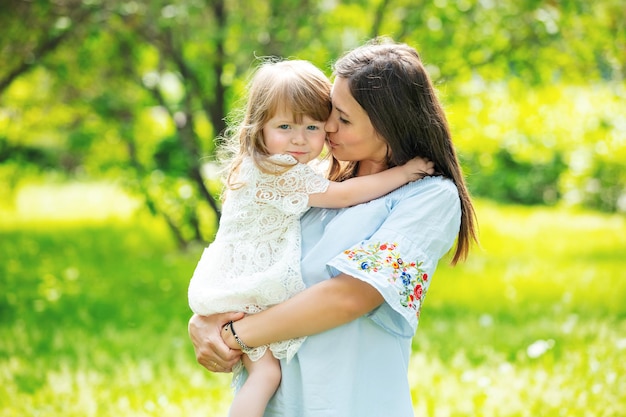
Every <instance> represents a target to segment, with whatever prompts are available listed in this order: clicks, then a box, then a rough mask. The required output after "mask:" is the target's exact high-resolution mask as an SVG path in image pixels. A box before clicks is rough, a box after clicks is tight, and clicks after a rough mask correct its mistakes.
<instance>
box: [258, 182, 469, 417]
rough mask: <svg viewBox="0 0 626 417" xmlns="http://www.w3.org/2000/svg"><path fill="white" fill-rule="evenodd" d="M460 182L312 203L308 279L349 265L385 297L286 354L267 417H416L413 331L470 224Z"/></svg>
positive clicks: (307, 221)
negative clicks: (333, 204)
mask: <svg viewBox="0 0 626 417" xmlns="http://www.w3.org/2000/svg"><path fill="white" fill-rule="evenodd" d="M460 219H461V209H460V201H459V196H458V192H457V189H456V186H455V185H454V184H453V183H452V181H450V180H448V179H444V178H442V177H430V178H426V179H423V180H421V181H417V182H414V183H410V184H408V185H405V186H403V187H401V188H399V189H397V190H395V191H393V192H392V193H390V194H388V195H386V196H384V197H382V198H379V199H377V200H374V201H371V202H369V203H365V204H361V205H358V206H354V207H350V208H347V209H341V210H330V209H311V210H309V211H308V212H307V213H306V214H305V215H304V216H303V218H302V220H301V224H302V264H301V265H302V275H303V278H304V282H305V284H306V285H307V286H312V285H314V284H316V283H318V282H320V281H322V280H325V279H329V278H331V277H333V276H336V275H337V274H339V273H340V272H344V273H346V274H348V275H351V276H354V277H357V278H359V279H362V280H363V281H366V282H368V283H370V284H371V285H373V286H374V287H375V288H377V289H378V290H379V291H380V292H381V294H382V295H383V297H384V298H385V302H384V303H383V304H382V305H381V306H380V307H378V308H377V309H375V310H374V311H372V312H371V313H369V314H367V315H365V316H363V317H361V318H359V319H357V320H355V321H353V322H350V323H348V324H345V325H343V326H340V327H337V328H334V329H331V330H328V331H326V332H323V333H321V334H317V335H313V336H309V337H308V338H307V339H306V340H305V342H304V343H303V345H302V346H301V348H300V350H299V351H298V352H297V353H296V355H295V356H294V358H293V359H292V360H291V361H289V362H288V363H287V361H284V360H282V361H281V366H282V381H281V384H280V387H279V389H278V391H277V392H276V394H275V395H274V397H273V398H272V400H271V401H270V404H269V405H268V407H267V409H266V412H265V416H266V417H352V416H354V417H357V416H358V417H405V416H413V408H412V404H411V395H410V391H409V383H408V379H407V371H408V363H409V357H410V354H411V338H412V337H413V335H414V333H415V330H416V328H417V323H418V318H419V312H420V308H421V304H422V302H423V300H424V296H425V294H426V291H427V290H428V286H429V284H430V282H431V280H432V277H433V273H434V272H435V268H436V266H437V262H438V261H439V259H440V258H441V257H442V256H443V255H444V254H445V253H446V252H448V250H449V249H450V248H451V247H452V245H453V243H454V241H455V239H456V237H457V234H458V231H459V226H460Z"/></svg>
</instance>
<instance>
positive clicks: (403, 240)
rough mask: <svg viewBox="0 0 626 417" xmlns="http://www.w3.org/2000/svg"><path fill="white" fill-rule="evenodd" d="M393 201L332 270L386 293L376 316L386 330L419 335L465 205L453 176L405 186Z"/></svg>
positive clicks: (336, 260) (332, 263)
mask: <svg viewBox="0 0 626 417" xmlns="http://www.w3.org/2000/svg"><path fill="white" fill-rule="evenodd" d="M400 191H404V192H401V193H397V194H398V195H397V197H395V198H394V199H390V201H389V202H388V203H387V206H388V214H387V217H386V218H385V219H384V220H383V221H382V223H381V225H380V227H378V229H376V230H375V231H374V233H373V234H372V236H370V237H369V238H368V239H366V240H362V241H361V242H359V243H357V244H356V245H354V246H352V247H350V248H348V249H346V250H345V251H344V252H343V253H341V254H339V255H338V256H336V257H335V258H333V259H332V260H331V261H330V262H329V263H328V264H327V266H328V268H329V269H330V272H331V276H336V275H338V274H339V273H345V274H347V275H350V276H352V277H355V278H357V279H360V280H362V281H365V282H367V283H368V284H370V285H372V286H373V287H374V288H376V289H377V290H378V291H379V292H380V293H381V295H382V296H383V297H384V299H385V301H384V303H383V304H382V305H381V306H379V307H378V308H376V309H374V310H373V311H372V312H370V313H368V314H369V316H370V318H371V319H372V320H373V321H374V322H375V323H377V324H378V325H380V326H382V327H383V328H384V329H385V330H387V331H389V332H391V333H393V334H396V335H398V336H401V337H406V338H410V337H413V335H414V334H415V331H416V329H417V325H418V321H419V316H420V311H421V307H422V304H423V303H424V298H425V296H426V293H427V291H428V288H429V286H430V283H431V281H432V277H433V274H434V272H435V269H436V267H437V263H438V261H439V259H440V258H441V257H442V256H443V255H445V254H446V253H447V252H448V251H449V250H450V248H451V247H452V245H453V244H454V241H455V239H456V237H457V234H458V231H459V227H460V220H461V208H460V200H459V196H458V191H457V188H456V186H455V185H454V183H453V182H452V181H450V180H447V179H443V178H440V177H437V178H427V179H424V180H421V183H420V184H419V185H418V184H409V186H406V187H404V188H402V189H401V190H400Z"/></svg>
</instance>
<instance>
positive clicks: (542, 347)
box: [526, 339, 554, 359]
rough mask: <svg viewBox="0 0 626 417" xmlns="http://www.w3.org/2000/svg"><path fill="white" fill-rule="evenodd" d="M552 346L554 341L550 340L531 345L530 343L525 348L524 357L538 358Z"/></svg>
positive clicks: (538, 341)
mask: <svg viewBox="0 0 626 417" xmlns="http://www.w3.org/2000/svg"><path fill="white" fill-rule="evenodd" d="M553 346H554V340H552V339H550V340H537V341H535V342H533V343H531V344H530V345H529V346H528V347H527V348H526V355H528V357H529V358H532V359H534V358H538V357H539V356H541V355H543V354H545V353H546V352H547V351H549V350H550V349H552V347H553Z"/></svg>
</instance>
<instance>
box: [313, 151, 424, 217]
mask: <svg viewBox="0 0 626 417" xmlns="http://www.w3.org/2000/svg"><path fill="white" fill-rule="evenodd" d="M434 166H435V164H434V163H433V162H432V161H428V160H426V159H423V158H421V157H416V158H413V159H411V160H410V161H409V162H407V163H406V164H404V165H401V166H397V167H393V168H390V169H386V170H384V171H382V172H379V173H378V174H372V175H364V176H360V177H355V178H350V179H348V180H345V181H343V182H332V181H331V182H330V184H329V185H328V189H327V190H326V192H324V193H317V194H310V195H309V206H310V207H323V208H343V207H350V206H354V205H357V204H361V203H365V202H366V201H370V200H374V199H376V198H378V197H382V196H383V195H385V194H387V193H390V192H391V191H393V190H395V189H396V188H399V187H401V186H403V185H404V184H406V183H409V182H411V181H416V180H418V179H420V178H423V177H424V176H425V175H432V174H433V173H434V171H435V170H434Z"/></svg>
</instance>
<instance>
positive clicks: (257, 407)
mask: <svg viewBox="0 0 626 417" xmlns="http://www.w3.org/2000/svg"><path fill="white" fill-rule="evenodd" d="M241 360H242V362H243V366H245V367H246V371H248V379H246V382H244V384H243V386H242V387H241V388H240V389H239V391H238V392H237V393H236V394H235V398H234V400H233V404H232V406H231V407H230V413H229V414H228V415H229V417H262V416H263V413H264V412H265V407H266V406H267V403H268V402H269V401H270V398H272V395H274V393H275V392H276V390H277V389H278V385H279V384H280V379H281V371H280V362H279V361H278V359H276V358H275V357H274V355H272V352H271V351H270V350H269V349H268V350H267V352H265V355H263V357H261V359H259V360H258V361H256V362H253V361H251V360H250V358H248V356H247V355H243V356H242V357H241Z"/></svg>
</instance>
